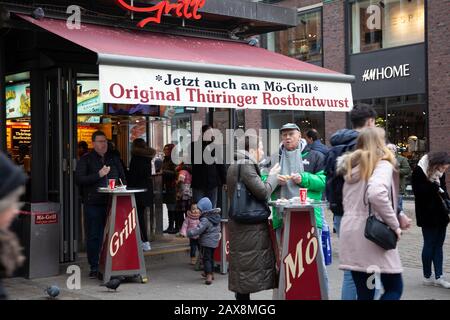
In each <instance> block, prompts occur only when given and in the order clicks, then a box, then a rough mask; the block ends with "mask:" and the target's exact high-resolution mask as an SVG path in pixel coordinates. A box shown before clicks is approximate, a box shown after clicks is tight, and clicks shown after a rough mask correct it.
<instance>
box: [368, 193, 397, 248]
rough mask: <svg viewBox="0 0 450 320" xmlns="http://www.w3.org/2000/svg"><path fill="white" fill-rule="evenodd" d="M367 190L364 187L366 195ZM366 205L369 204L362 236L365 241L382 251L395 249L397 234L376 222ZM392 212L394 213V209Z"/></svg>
mask: <svg viewBox="0 0 450 320" xmlns="http://www.w3.org/2000/svg"><path fill="white" fill-rule="evenodd" d="M367 188H368V187H366V192H365V194H367ZM391 193H392V189H391ZM391 200H392V201H393V195H392V199H391ZM368 203H369V217H368V218H367V221H366V227H365V229H364V236H365V237H366V239H368V240H370V241H372V242H374V243H375V244H377V245H379V246H380V247H382V248H383V249H384V250H392V249H395V247H396V246H397V234H396V233H395V232H394V231H393V230H392V229H391V228H389V226H388V225H387V224H385V223H384V222H382V221H380V220H378V219H377V218H376V217H375V216H374V215H373V214H372V208H371V207H370V202H368ZM364 204H365V205H366V202H365V199H364ZM392 207H394V204H392ZM394 212H396V210H395V209H394Z"/></svg>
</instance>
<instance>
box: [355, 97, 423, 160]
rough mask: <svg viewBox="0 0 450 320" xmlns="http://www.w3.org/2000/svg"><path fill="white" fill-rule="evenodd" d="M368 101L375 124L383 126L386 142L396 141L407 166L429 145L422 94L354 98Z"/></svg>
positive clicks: (418, 158)
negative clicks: (372, 108) (373, 114)
mask: <svg viewBox="0 0 450 320" xmlns="http://www.w3.org/2000/svg"><path fill="white" fill-rule="evenodd" d="M355 102H356V103H368V104H372V105H373V106H374V108H375V110H376V111H377V113H378V118H377V119H376V125H377V126H379V127H382V128H384V129H385V130H386V134H387V139H388V140H389V142H391V143H394V144H395V145H397V148H398V151H399V153H401V154H402V155H403V156H405V157H406V158H407V159H408V161H409V163H410V165H411V167H414V166H415V165H416V164H417V162H418V161H419V160H420V158H421V157H422V156H423V155H424V154H425V153H426V152H427V150H428V149H429V141H428V128H427V125H428V115H427V108H426V101H425V95H423V94H417V95H408V96H397V97H389V98H378V99H369V100H361V101H355Z"/></svg>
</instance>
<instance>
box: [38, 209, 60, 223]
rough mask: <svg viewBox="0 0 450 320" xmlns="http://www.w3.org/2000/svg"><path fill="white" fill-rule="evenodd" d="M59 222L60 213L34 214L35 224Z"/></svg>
mask: <svg viewBox="0 0 450 320" xmlns="http://www.w3.org/2000/svg"><path fill="white" fill-rule="evenodd" d="M55 223H58V215H57V214H56V213H55V212H49V213H38V214H36V215H35V216H34V224H55Z"/></svg>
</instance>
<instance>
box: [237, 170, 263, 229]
mask: <svg viewBox="0 0 450 320" xmlns="http://www.w3.org/2000/svg"><path fill="white" fill-rule="evenodd" d="M241 166H242V164H238V179H237V183H236V189H235V190H234V193H233V197H232V198H231V203H230V210H229V211H228V216H229V217H230V219H231V220H233V221H236V222H239V223H245V224H255V223H260V222H264V221H266V220H267V219H268V218H269V217H270V213H271V212H270V208H269V205H268V203H267V202H266V201H260V200H258V199H256V198H255V196H254V195H253V194H252V193H251V192H250V191H248V190H247V187H246V186H245V183H243V182H242V181H241Z"/></svg>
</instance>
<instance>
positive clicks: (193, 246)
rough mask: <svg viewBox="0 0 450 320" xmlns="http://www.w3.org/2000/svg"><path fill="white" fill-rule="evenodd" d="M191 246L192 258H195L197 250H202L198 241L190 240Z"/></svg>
mask: <svg viewBox="0 0 450 320" xmlns="http://www.w3.org/2000/svg"><path fill="white" fill-rule="evenodd" d="M189 246H190V247H191V258H193V257H195V254H196V253H197V249H199V250H200V244H199V242H198V239H189Z"/></svg>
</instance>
